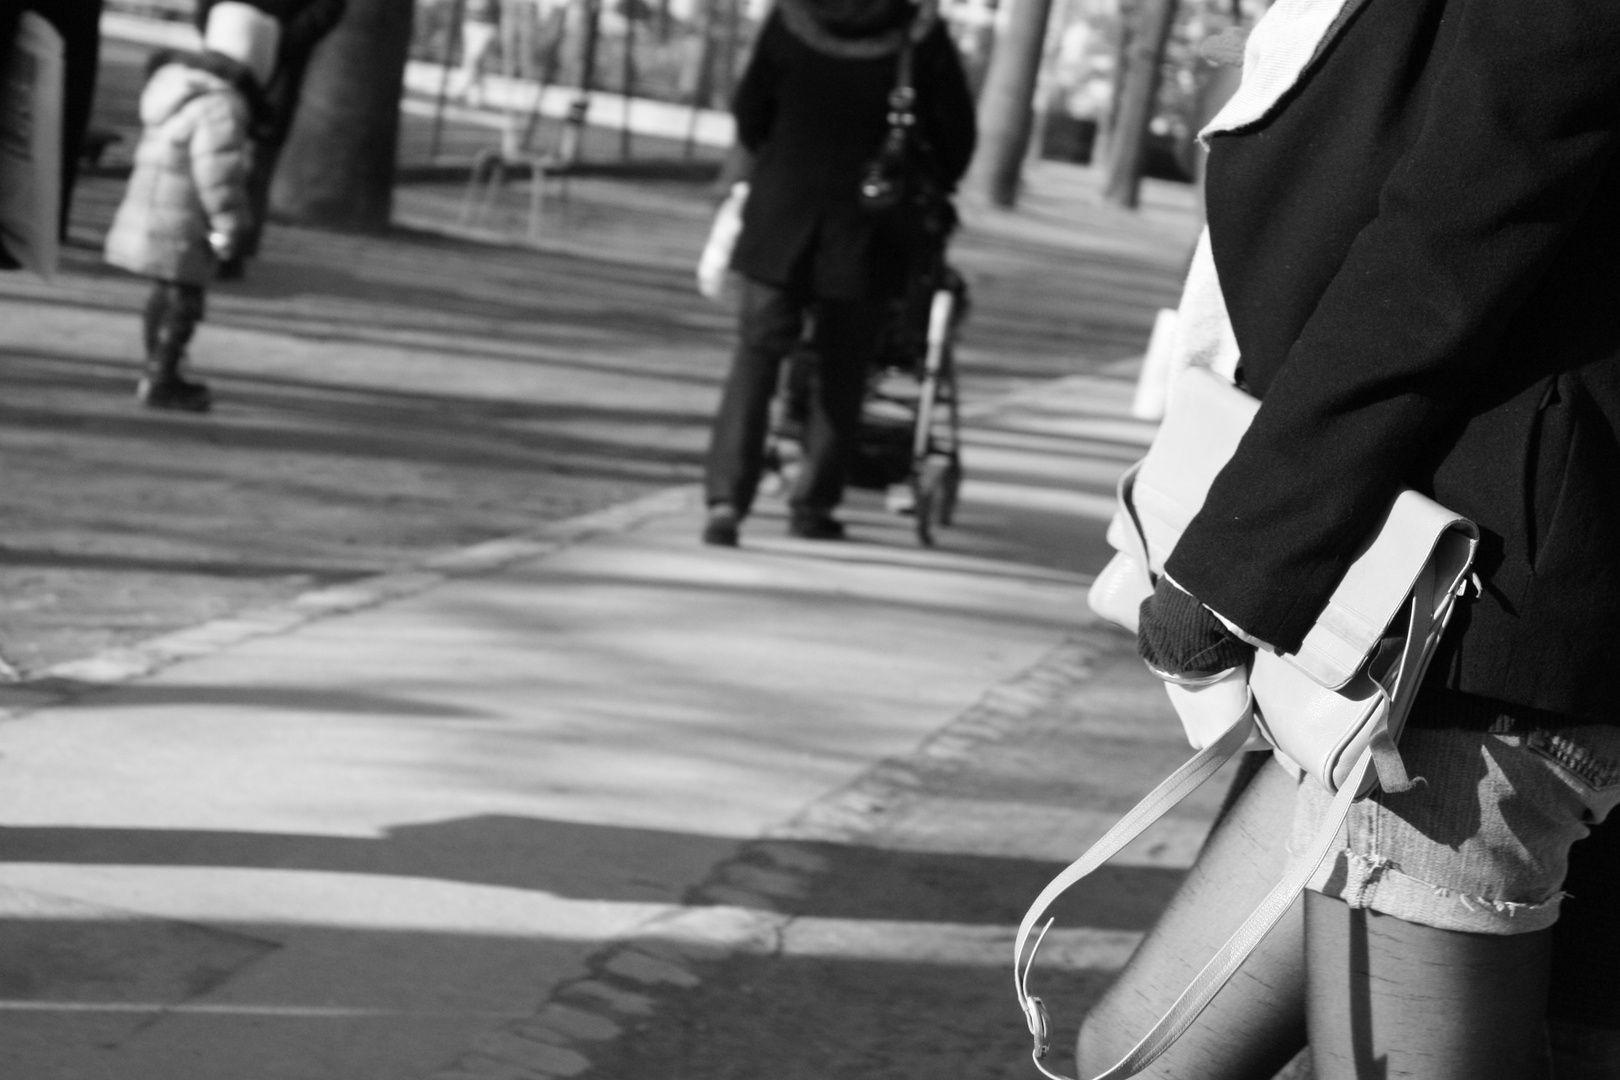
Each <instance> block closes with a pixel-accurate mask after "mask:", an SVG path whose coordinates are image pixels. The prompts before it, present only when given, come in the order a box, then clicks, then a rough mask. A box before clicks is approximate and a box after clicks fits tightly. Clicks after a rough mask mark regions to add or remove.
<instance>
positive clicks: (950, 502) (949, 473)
mask: <svg viewBox="0 0 1620 1080" xmlns="http://www.w3.org/2000/svg"><path fill="white" fill-rule="evenodd" d="M961 494H962V459H961V458H959V457H957V456H956V455H955V454H952V455H951V456H950V460H949V461H948V462H947V464H946V466H945V476H944V478H943V479H942V480H941V482H940V490H939V523H940V524H941V525H951V524H954V523H955V521H956V500H957V499H958V498H959V497H960V496H961Z"/></svg>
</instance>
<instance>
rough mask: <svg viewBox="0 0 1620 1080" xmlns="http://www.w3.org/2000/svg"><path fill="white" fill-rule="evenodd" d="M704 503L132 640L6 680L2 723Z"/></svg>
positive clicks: (649, 508)
mask: <svg viewBox="0 0 1620 1080" xmlns="http://www.w3.org/2000/svg"><path fill="white" fill-rule="evenodd" d="M700 502H701V497H700V492H699V489H698V487H697V486H696V485H694V484H682V485H680V486H679V487H674V488H666V489H664V490H662V491H655V492H653V493H652V494H650V495H644V496H642V497H641V498H638V499H632V500H630V501H628V502H624V503H619V504H617V505H615V506H610V507H608V508H606V509H604V510H597V511H593V512H591V513H588V514H581V515H578V516H576V517H571V518H565V519H563V520H562V521H555V522H549V523H547V524H545V525H541V526H539V527H537V528H535V529H531V530H528V531H526V532H522V533H516V534H513V535H511V536H504V537H498V538H496V539H493V540H486V541H483V542H481V543H477V544H473V545H470V546H468V547H464V548H458V549H456V550H453V551H448V552H441V553H440V554H437V555H432V556H429V557H427V558H425V559H423V560H422V561H421V562H419V563H417V564H416V565H414V566H408V567H405V568H402V569H399V570H391V571H388V572H386V573H382V574H376V575H373V576H371V577H366V578H360V579H358V580H356V581H348V582H343V583H342V584H338V585H331V586H327V587H326V588H321V589H314V590H311V591H309V592H306V593H302V594H300V595H298V596H295V597H293V598H292V599H291V600H287V601H284V602H282V603H279V604H272V605H269V606H266V607H261V608H253V609H250V610H247V611H241V612H237V613H235V614H232V615H226V616H223V617H221V618H218V619H211V620H209V621H208V622H204V623H199V624H197V625H196V626H189V627H186V628H184V629H182V630H176V631H173V632H172V633H168V634H163V635H161V636H159V637H155V638H152V639H150V640H148V641H143V642H140V643H138V644H135V645H126V646H119V647H116V648H112V649H106V650H104V651H102V652H99V653H96V654H95V655H93V656H88V657H84V658H82V659H78V660H69V661H65V662H63V663H60V664H54V665H52V666H51V667H48V668H46V669H44V670H43V671H42V672H40V673H39V674H38V675H35V676H31V677H28V678H25V679H22V680H20V681H17V682H11V683H5V684H0V721H4V720H12V719H16V718H18V717H20V716H23V715H25V714H27V713H31V712H35V711H37V710H39V709H44V708H49V707H53V706H59V705H63V704H66V703H68V702H71V701H75V700H78V699H79V698H81V697H83V696H84V695H86V694H88V693H92V692H95V691H98V690H104V689H107V688H109V687H114V686H119V685H122V684H124V683H127V682H131V681H133V680H135V679H140V678H144V677H146V676H148V675H151V674H153V673H154V672H156V671H159V670H161V669H163V668H166V667H169V666H170V665H172V664H177V663H179V662H181V661H183V660H193V659H196V658H198V657H202V656H211V655H213V654H215V653H218V652H223V651H224V650H226V649H229V648H232V647H234V646H237V645H240V644H242V643H244V642H247V641H252V640H254V639H256V638H263V637H273V636H275V635H278V634H285V633H288V632H290V631H292V630H296V629H298V628H299V627H301V626H306V625H308V624H310V623H313V622H315V621H317V620H320V619H326V618H331V617H333V616H336V615H347V614H351V613H353V612H357V611H362V610H365V609H366V608H373V607H378V606H380V605H382V604H385V603H388V602H390V601H393V600H401V599H404V598H405V597H409V596H416V595H418V594H420V593H424V592H427V591H428V590H429V589H432V588H435V587H436V586H438V585H442V584H443V583H444V582H446V581H449V580H452V579H454V578H466V577H476V576H478V575H481V574H490V573H494V572H495V571H497V570H503V569H505V568H507V567H510V566H515V565H517V564H519V563H524V562H532V561H534V560H538V559H543V558H545V557H547V556H549V555H554V554H556V553H557V552H559V551H561V550H563V549H564V548H567V547H571V546H573V545H574V544H577V543H580V542H581V541H584V540H588V539H591V538H594V537H599V536H604V535H611V534H614V533H620V532H626V531H628V530H630V529H633V528H635V527H636V526H638V525H641V524H644V523H645V522H648V521H651V520H653V519H655V518H660V517H666V516H670V515H674V514H679V513H684V512H686V511H688V510H691V509H693V508H695V507H696V506H697V505H698V504H699V503H700Z"/></svg>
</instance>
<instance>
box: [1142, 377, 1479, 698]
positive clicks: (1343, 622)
mask: <svg viewBox="0 0 1620 1080" xmlns="http://www.w3.org/2000/svg"><path fill="white" fill-rule="evenodd" d="M1259 408H1260V402H1259V401H1258V400H1257V399H1256V398H1253V397H1250V396H1249V395H1248V394H1246V393H1244V392H1243V391H1242V390H1240V389H1238V388H1237V387H1236V386H1233V385H1232V384H1231V383H1229V382H1227V381H1226V380H1225V379H1224V378H1222V377H1221V376H1220V375H1218V374H1216V373H1215V372H1214V371H1211V370H1210V369H1208V368H1203V367H1193V368H1189V369H1187V371H1186V372H1185V373H1183V374H1182V376H1181V377H1180V378H1179V379H1177V380H1176V383H1175V386H1174V387H1173V388H1172V389H1171V392H1170V400H1169V404H1168V406H1167V407H1166V409H1165V415H1164V420H1163V422H1162V423H1161V424H1160V426H1159V431H1158V434H1156V435H1155V436H1154V439H1153V443H1152V445H1151V446H1149V447H1148V452H1147V456H1146V457H1144V458H1143V459H1142V461H1141V464H1140V466H1139V468H1138V470H1137V472H1136V473H1135V476H1134V479H1133V480H1132V482H1131V483H1130V485H1129V486H1128V488H1126V487H1122V488H1121V492H1120V495H1121V501H1122V503H1123V505H1124V508H1125V509H1126V510H1127V511H1129V513H1130V514H1131V515H1132V516H1134V518H1135V524H1136V526H1137V528H1138V530H1139V535H1140V536H1141V538H1142V540H1143V541H1144V543H1145V545H1146V549H1147V561H1148V567H1149V569H1150V570H1151V571H1152V573H1153V575H1154V576H1155V577H1156V576H1157V575H1158V574H1160V573H1162V572H1163V570H1164V564H1165V560H1167V559H1168V558H1169V557H1170V552H1171V551H1172V550H1173V549H1174V548H1175V546H1176V543H1177V542H1178V541H1179V540H1180V539H1181V534H1182V533H1183V532H1184V531H1185V530H1186V528H1187V525H1188V524H1189V523H1190V522H1191V521H1192V519H1193V517H1194V516H1195V515H1196V514H1197V513H1198V511H1199V510H1200V509H1201V508H1202V507H1203V505H1204V498H1205V496H1206V495H1208V494H1209V488H1210V485H1211V484H1212V483H1214V480H1215V476H1216V474H1217V473H1219V472H1220V471H1221V469H1222V468H1224V467H1225V465H1226V463H1227V462H1228V461H1229V460H1231V458H1232V455H1233V453H1235V452H1236V450H1237V445H1238V443H1239V441H1241V440H1242V438H1243V433H1244V432H1245V431H1247V430H1248V428H1249V424H1250V423H1251V422H1252V421H1253V419H1254V414H1255V413H1256V412H1257V411H1258V410H1259ZM1128 523H1129V519H1128V518H1124V517H1121V518H1119V519H1118V520H1117V521H1116V522H1114V523H1113V525H1118V526H1124V525H1127V524H1128ZM1114 532H1115V529H1114V528H1113V527H1112V526H1111V528H1110V539H1111V540H1112V539H1114V537H1113V533H1114ZM1478 541H1479V531H1478V529H1476V528H1475V526H1474V525H1473V523H1472V522H1470V521H1468V520H1467V519H1466V518H1463V517H1460V516H1458V515H1457V514H1454V513H1452V512H1451V511H1450V510H1447V509H1446V508H1445V507H1443V506H1441V505H1440V504H1438V503H1436V502H1435V501H1434V500H1433V499H1430V498H1427V497H1426V496H1424V495H1420V494H1419V493H1417V492H1415V491H1412V490H1410V489H1405V490H1403V491H1402V492H1401V493H1400V495H1399V496H1397V497H1396V499H1395V501H1394V502H1393V503H1391V504H1390V507H1389V509H1388V510H1387V511H1386V513H1385V515H1384V518H1383V519H1382V520H1381V521H1380V522H1379V523H1378V525H1377V527H1376V528H1374V529H1373V530H1372V532H1371V535H1370V537H1369V539H1368V540H1367V542H1366V544H1365V545H1364V546H1363V547H1362V549H1361V550H1360V551H1358V552H1357V553H1356V555H1355V556H1354V557H1353V559H1352V561H1351V563H1350V567H1349V569H1348V570H1347V571H1346V572H1345V575H1344V577H1343V578H1341V579H1340V581H1339V586H1338V588H1336V589H1335V590H1334V591H1333V595H1332V597H1331V598H1330V599H1329V600H1328V604H1327V607H1326V608H1325V609H1324V610H1323V612H1322V614H1321V616H1320V617H1319V618H1318V619H1317V621H1316V625H1315V626H1313V627H1312V628H1311V631H1310V633H1308V634H1307V635H1306V636H1305V640H1304V642H1303V644H1302V645H1301V646H1300V650H1299V652H1298V653H1295V654H1287V655H1284V656H1283V659H1284V660H1287V661H1288V662H1289V663H1291V664H1293V665H1294V666H1295V667H1297V668H1299V669H1300V670H1301V671H1303V672H1304V673H1305V674H1307V675H1308V676H1310V678H1311V679H1312V680H1313V681H1315V682H1316V683H1317V684H1319V685H1321V686H1324V687H1327V688H1328V689H1338V688H1340V687H1342V686H1344V685H1345V684H1346V683H1348V682H1349V681H1350V680H1351V678H1353V677H1354V676H1355V674H1356V672H1357V671H1358V670H1359V669H1360V668H1361V665H1362V664H1363V663H1364V662H1365V661H1366V659H1367V658H1368V656H1370V655H1371V654H1372V651H1373V649H1374V648H1375V647H1376V646H1377V645H1378V642H1379V639H1380V638H1382V637H1383V635H1384V631H1385V629H1386V628H1387V627H1388V626H1389V625H1390V623H1391V622H1392V621H1393V620H1394V618H1395V616H1396V613H1397V612H1399V611H1400V609H1401V606H1402V605H1403V604H1404V602H1405V601H1406V598H1407V597H1408V595H1410V593H1411V591H1412V585H1413V583H1414V582H1415V581H1416V580H1417V576H1418V572H1419V571H1420V570H1422V568H1423V565H1424V563H1426V562H1428V561H1429V558H1430V556H1431V555H1432V556H1434V557H1435V558H1436V559H1437V562H1438V565H1437V570H1438V580H1439V589H1440V593H1439V595H1445V594H1446V593H1448V592H1451V591H1453V590H1455V589H1456V588H1457V586H1458V585H1459V584H1460V582H1461V580H1462V576H1463V575H1464V574H1465V573H1466V572H1467V569H1468V565H1469V563H1470V562H1471V561H1472V560H1473V554H1474V548H1475V546H1476V545H1477V544H1478ZM1114 546H1115V547H1116V548H1119V549H1120V550H1129V546H1128V545H1122V544H1119V543H1117V542H1116V543H1115V545H1114Z"/></svg>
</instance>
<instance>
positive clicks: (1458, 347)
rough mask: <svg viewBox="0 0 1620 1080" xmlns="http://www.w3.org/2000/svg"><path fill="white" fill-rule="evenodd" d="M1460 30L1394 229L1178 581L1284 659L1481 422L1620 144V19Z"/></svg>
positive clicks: (1333, 311) (1508, 4)
mask: <svg viewBox="0 0 1620 1080" xmlns="http://www.w3.org/2000/svg"><path fill="white" fill-rule="evenodd" d="M1453 12H1454V13H1455V14H1453ZM1448 17H1454V18H1456V19H1458V20H1460V21H1459V22H1458V23H1457V24H1456V27H1455V31H1454V32H1455V38H1454V39H1453V43H1452V45H1451V47H1450V48H1449V49H1448V51H1447V53H1446V55H1445V56H1444V57H1442V58H1437V59H1436V61H1435V62H1436V63H1438V64H1440V65H1441V66H1440V67H1439V68H1438V69H1437V70H1436V72H1435V75H1434V77H1433V79H1432V81H1431V85H1432V91H1431V93H1430V97H1429V100H1428V102H1427V104H1426V105H1425V111H1424V114H1423V118H1422V123H1421V125H1420V128H1419V130H1418V132H1417V134H1416V136H1415V138H1414V139H1413V141H1412V143H1411V145H1410V146H1409V147H1408V148H1407V149H1406V151H1405V152H1404V154H1403V156H1402V158H1401V160H1400V161H1399V162H1398V163H1397V164H1396V167H1395V168H1394V169H1393V170H1392V171H1391V172H1390V174H1389V178H1388V180H1387V181H1386V182H1385V184H1384V187H1383V189H1382V190H1381V192H1380V196H1379V203H1378V211H1377V213H1376V215H1375V216H1374V218H1373V219H1372V220H1371V221H1370V222H1369V223H1368V224H1367V225H1366V226H1365V227H1364V228H1363V230H1362V231H1361V233H1360V234H1359V235H1358V236H1357V237H1356V238H1355V240H1354V242H1353V243H1352V245H1351V247H1350V249H1349V252H1348V254H1347V256H1346V258H1345V260H1344V262H1343V263H1342V264H1341V266H1340V268H1339V270H1338V272H1337V273H1336V275H1335V276H1334V278H1333V280H1332V281H1331V282H1330V283H1329V286H1328V288H1327V290H1326V292H1325V293H1324V294H1323V296H1322V298H1321V300H1320V302H1319V304H1318V305H1317V307H1316V309H1315V310H1314V312H1313V313H1312V315H1311V317H1310V319H1309V320H1308V321H1307V322H1306V324H1305V326H1304V328H1303V330H1302V332H1301V333H1300V335H1299V337H1298V338H1297V339H1296V340H1295V342H1294V343H1293V345H1292V346H1291V348H1290V349H1289V352H1288V354H1287V356H1286V358H1285V359H1284V362H1283V364H1282V366H1281V368H1280V370H1279V372H1278V374H1277V376H1276V378H1275V380H1274V381H1273V383H1272V384H1271V386H1270V387H1269V388H1268V390H1267V392H1266V396H1265V400H1264V403H1263V404H1262V406H1261V408H1260V411H1259V413H1258V415H1257V416H1256V418H1255V421H1254V424H1253V426H1252V427H1251V428H1250V430H1249V431H1248V433H1247V434H1246V435H1245V437H1244V439H1243V441H1242V443H1241V444H1240V445H1239V447H1238V450H1237V453H1236V454H1235V455H1234V457H1233V458H1232V460H1231V462H1229V463H1228V465H1227V466H1226V468H1225V469H1223V470H1222V472H1221V473H1220V475H1219V476H1217V478H1216V480H1215V483H1214V485H1213V486H1212V488H1211V490H1210V493H1209V497H1208V499H1207V501H1206V502H1205V504H1204V509H1203V510H1202V512H1201V513H1199V514H1198V516H1197V517H1196V518H1194V520H1193V521H1192V523H1191V524H1190V525H1189V527H1188V529H1187V531H1186V532H1185V533H1184V534H1183V537H1182V540H1181V543H1180V544H1179V545H1178V546H1177V548H1176V550H1175V551H1174V552H1173V553H1172V555H1171V558H1170V560H1169V563H1168V566H1167V569H1168V571H1169V573H1170V574H1171V576H1172V577H1174V579H1175V580H1176V581H1177V582H1179V583H1180V584H1182V585H1183V586H1185V587H1186V588H1187V589H1188V590H1189V591H1190V592H1192V593H1193V594H1194V595H1195V596H1197V597H1198V598H1199V599H1200V600H1202V601H1204V602H1205V603H1206V604H1208V605H1209V606H1210V607H1212V608H1214V609H1215V610H1216V611H1217V612H1219V613H1220V614H1221V615H1223V616H1225V617H1226V618H1228V619H1230V620H1231V621H1233V622H1234V623H1236V624H1237V625H1238V626H1240V627H1242V628H1243V629H1244V630H1246V631H1247V632H1249V633H1250V634H1253V635H1254V636H1256V637H1258V638H1260V639H1261V640H1263V641H1266V642H1268V643H1270V644H1272V645H1274V646H1276V647H1277V648H1279V649H1282V650H1285V651H1288V650H1292V649H1294V648H1297V647H1298V645H1299V642H1300V640H1301V639H1302V638H1303V636H1304V634H1305V632H1306V631H1307V630H1308V629H1309V628H1310V626H1311V624H1312V622H1313V621H1314V620H1315V618H1316V617H1317V615H1318V614H1319V613H1320V611H1321V610H1322V608H1323V607H1324V606H1325V604H1326V602H1327V598H1328V596H1329V595H1331V593H1332V591H1333V589H1334V587H1335V586H1336V585H1337V583H1338V581H1339V579H1340V578H1341V577H1342V576H1343V573H1344V570H1345V568H1346V567H1347V565H1348V563H1349V560H1350V558H1351V557H1352V556H1353V554H1354V552H1355V549H1356V548H1357V547H1358V545H1359V544H1360V543H1361V542H1362V541H1363V540H1364V539H1365V537H1366V533H1367V530H1368V529H1369V528H1370V527H1371V525H1372V523H1373V522H1374V521H1375V520H1377V516H1378V514H1379V513H1380V512H1381V511H1382V509H1383V508H1384V506H1385V505H1387V503H1388V502H1389V500H1390V499H1392V498H1393V497H1394V495H1395V493H1396V491H1398V490H1399V487H1400V485H1401V483H1402V482H1403V479H1404V478H1405V477H1406V476H1407V475H1408V474H1409V473H1410V472H1411V471H1412V470H1413V469H1414V467H1415V466H1416V465H1417V464H1418V463H1419V461H1420V460H1421V459H1422V458H1423V456H1424V455H1425V453H1426V451H1429V450H1431V449H1432V444H1433V442H1434V440H1435V438H1436V437H1437V436H1438V435H1439V433H1440V431H1441V429H1442V427H1443V426H1444V425H1447V424H1448V423H1452V422H1455V420H1456V419H1458V418H1459V417H1460V416H1461V415H1464V414H1465V410H1466V408H1467V406H1468V398H1469V396H1470V393H1471V391H1473V390H1474V389H1476V388H1477V387H1479V386H1480V384H1481V382H1482V380H1484V379H1487V378H1488V377H1489V375H1490V373H1491V371H1492V369H1493V366H1494V365H1495V364H1496V363H1497V355H1498V352H1499V346H1500V343H1501V339H1502V337H1503V334H1504V331H1505V330H1506V328H1507V326H1508V324H1509V321H1510V319H1511V317H1512V315H1513V313H1514V311H1515V309H1516V308H1518V307H1519V305H1520V304H1521V303H1522V302H1523V301H1524V300H1525V299H1526V297H1527V296H1528V295H1529V294H1530V292H1531V291H1532V290H1533V289H1534V288H1535V287H1536V285H1537V283H1538V281H1539V279H1540V277H1541V275H1542V274H1543V273H1544V272H1545V270H1546V268H1547V267H1548V266H1549V264H1550V262H1551V261H1552V260H1553V259H1555V258H1556V256H1557V253H1558V250H1559V247H1560V245H1561V244H1562V242H1563V241H1564V240H1565V238H1566V237H1567V236H1568V235H1569V234H1570V231H1571V229H1572V228H1573V227H1574V225H1575V223H1576V221H1577V220H1579V218H1580V217H1581V215H1582V213H1583V212H1584V210H1585V208H1586V206H1587V205H1588V203H1589V201H1590V199H1591V198H1592V193H1593V191H1594V190H1595V188H1596V186H1597V184H1598V183H1599V181H1600V180H1601V179H1602V177H1603V176H1604V175H1605V174H1606V173H1607V171H1608V170H1609V169H1610V168H1611V167H1613V164H1614V161H1615V153H1616V148H1617V142H1620V138H1617V135H1620V64H1617V63H1615V57H1616V56H1620V5H1616V4H1594V3H1591V2H1590V0H1540V2H1538V3H1535V4H1526V3H1523V2H1522V0H1458V2H1456V3H1453V4H1451V5H1448ZM1260 197H1264V196H1260ZM1617 240H1620V238H1617ZM1217 242H1218V238H1217ZM1593 317H1597V318H1611V317H1613V316H1612V315H1608V314H1605V313H1602V312H1594V313H1593Z"/></svg>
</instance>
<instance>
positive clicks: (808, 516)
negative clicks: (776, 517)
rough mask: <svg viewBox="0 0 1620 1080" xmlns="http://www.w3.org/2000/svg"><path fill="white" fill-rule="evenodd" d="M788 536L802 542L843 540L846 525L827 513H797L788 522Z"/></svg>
mask: <svg viewBox="0 0 1620 1080" xmlns="http://www.w3.org/2000/svg"><path fill="white" fill-rule="evenodd" d="M788 535H789V536H797V537H798V538H799V539H800V540H842V539H843V538H844V523H843V522H842V521H839V520H838V519H837V518H835V517H833V516H832V515H831V514H829V513H826V512H825V511H821V510H816V511H796V512H795V513H794V515H793V517H792V518H790V519H789V520H788Z"/></svg>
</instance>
